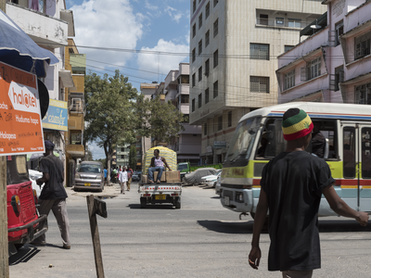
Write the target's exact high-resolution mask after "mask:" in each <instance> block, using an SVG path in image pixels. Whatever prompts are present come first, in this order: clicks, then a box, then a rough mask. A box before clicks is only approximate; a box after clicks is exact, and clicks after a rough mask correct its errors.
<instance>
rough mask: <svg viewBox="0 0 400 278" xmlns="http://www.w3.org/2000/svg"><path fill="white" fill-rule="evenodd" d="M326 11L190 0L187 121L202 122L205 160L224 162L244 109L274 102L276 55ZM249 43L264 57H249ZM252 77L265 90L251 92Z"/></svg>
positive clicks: (313, 6) (315, 5) (289, 4)
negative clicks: (264, 52) (265, 51)
mask: <svg viewBox="0 0 400 278" xmlns="http://www.w3.org/2000/svg"><path fill="white" fill-rule="evenodd" d="M208 11H209V15H208ZM325 11H326V7H325V6H323V5H321V4H320V2H316V1H295V0H292V1H291V0H285V1H262V0H249V1H240V0H229V1H227V0H219V1H213V0H212V1H206V0H203V1H194V0H193V1H191V34H190V39H191V41H190V51H191V64H190V82H191V87H190V99H189V110H190V124H196V125H199V124H200V125H202V129H203V132H202V147H201V155H202V157H203V159H204V160H207V163H220V162H222V161H223V160H224V154H225V153H226V151H227V147H229V139H230V138H231V137H232V133H233V132H234V130H235V127H236V123H237V121H238V120H239V119H240V118H241V117H242V116H243V115H244V114H245V113H247V112H249V111H251V110H252V109H256V108H259V107H263V106H269V105H273V104H276V103H277V101H278V100H277V98H278V86H277V81H276V75H275V70H276V69H277V68H278V63H277V56H278V55H279V54H281V53H283V52H284V50H285V46H288V45H291V46H294V45H296V44H297V43H298V42H299V40H300V36H299V31H300V30H301V28H302V27H305V26H306V25H307V24H309V23H311V22H312V21H313V20H315V19H316V18H318V17H319V16H320V15H321V14H323V13H324V12H325ZM278 19H279V20H278ZM289 19H290V21H289ZM292 19H299V20H298V23H296V22H294V21H293V20H292ZM281 20H282V21H281ZM216 22H218V24H217V23H216ZM296 24H298V25H296ZM217 25H218V32H217V34H216V35H215V36H214V29H216V26H217ZM207 32H209V44H207V43H206V40H207ZM250 44H252V45H253V44H257V47H259V45H260V44H263V46H262V47H266V46H265V45H267V46H268V47H269V55H268V58H267V59H255V58H254V56H250V53H251V50H250V48H251V46H250ZM216 53H218V55H216ZM207 61H208V62H207ZM215 61H217V62H218V63H217V65H215V66H214V64H215ZM207 63H208V65H209V71H207ZM251 80H252V81H253V82H251ZM254 80H261V81H262V82H260V84H259V85H261V87H262V88H266V89H265V90H260V91H263V92H255V87H254V86H255V85H256V84H257V83H256V82H255V81H254ZM264 82H267V84H268V85H264ZM251 83H252V84H253V86H251ZM216 84H217V85H218V88H217V85H216ZM216 88H217V89H216ZM215 142H216V143H215Z"/></svg>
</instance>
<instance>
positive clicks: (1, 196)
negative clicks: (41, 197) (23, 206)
mask: <svg viewBox="0 0 400 278" xmlns="http://www.w3.org/2000/svg"><path fill="white" fill-rule="evenodd" d="M0 9H1V10H2V11H3V12H6V0H0ZM0 223H1V225H0V277H6V278H8V277H9V269H8V230H7V162H6V157H5V156H0Z"/></svg>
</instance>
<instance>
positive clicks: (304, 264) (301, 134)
mask: <svg viewBox="0 0 400 278" xmlns="http://www.w3.org/2000/svg"><path fill="white" fill-rule="evenodd" d="M312 130H313V123H312V121H311V119H310V117H309V116H308V115H307V113H306V112H304V111H303V110H300V109H298V108H292V109H289V110H288V111H286V112H285V114H284V115H283V122H282V131H283V134H284V138H285V140H286V141H287V147H286V151H285V152H283V153H281V154H279V155H278V156H277V157H275V158H274V159H272V160H271V161H270V162H269V163H268V164H267V165H266V166H265V167H264V169H263V174H262V179H261V192H260V197H259V201H258V206H257V210H256V215H255V219H254V227H253V239H252V249H251V251H250V253H249V257H248V260H249V264H250V266H251V267H253V268H255V269H258V266H259V263H260V258H261V250H260V247H259V239H260V233H261V230H262V228H263V226H264V221H265V218H266V216H267V211H269V222H268V225H269V235H270V239H271V244H270V249H269V255H268V270H270V271H276V270H279V271H281V272H282V277H291V278H296V277H312V272H313V269H317V268H320V267H321V256H320V241H319V231H318V209H319V204H320V201H321V195H322V194H324V196H325V198H326V199H327V201H328V203H329V205H330V207H331V208H332V210H334V211H335V212H336V213H337V214H339V215H342V216H346V217H352V218H354V219H356V220H357V221H358V222H359V223H360V224H361V225H363V226H365V225H367V223H368V219H369V216H368V214H367V213H365V212H359V211H355V210H353V209H351V208H350V207H349V206H348V205H347V204H346V203H345V202H344V201H343V200H342V199H341V198H340V197H339V196H338V195H337V193H336V191H335V189H334V188H333V187H332V185H333V183H334V182H335V180H334V179H333V178H332V176H331V171H330V169H329V166H328V164H327V163H326V162H325V161H324V160H323V159H321V158H319V157H316V156H313V155H311V154H309V153H308V152H306V151H305V149H306V148H307V146H308V145H309V143H310V141H311V135H312Z"/></svg>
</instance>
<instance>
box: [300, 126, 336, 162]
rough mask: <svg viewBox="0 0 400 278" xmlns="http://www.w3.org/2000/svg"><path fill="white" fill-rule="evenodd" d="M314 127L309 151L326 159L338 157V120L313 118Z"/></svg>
mask: <svg viewBox="0 0 400 278" xmlns="http://www.w3.org/2000/svg"><path fill="white" fill-rule="evenodd" d="M312 121H313V123H314V129H313V132H312V139H311V142H310V145H309V146H308V148H307V151H308V152H311V153H313V154H314V155H316V156H318V157H320V158H323V159H326V160H329V159H331V160H333V159H337V151H336V149H337V140H336V138H337V135H336V134H337V133H336V122H335V121H332V120H320V119H312Z"/></svg>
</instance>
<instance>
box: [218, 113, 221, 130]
mask: <svg viewBox="0 0 400 278" xmlns="http://www.w3.org/2000/svg"><path fill="white" fill-rule="evenodd" d="M218 130H222V116H219V117H218Z"/></svg>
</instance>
